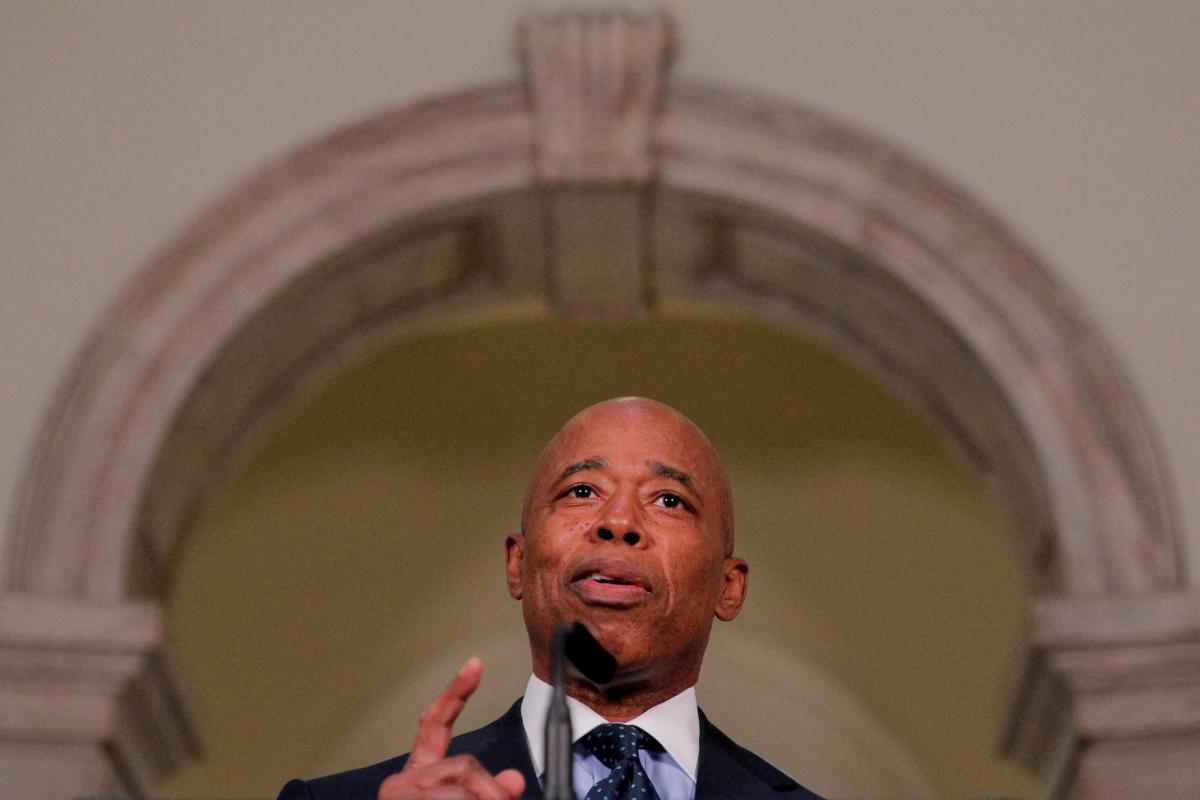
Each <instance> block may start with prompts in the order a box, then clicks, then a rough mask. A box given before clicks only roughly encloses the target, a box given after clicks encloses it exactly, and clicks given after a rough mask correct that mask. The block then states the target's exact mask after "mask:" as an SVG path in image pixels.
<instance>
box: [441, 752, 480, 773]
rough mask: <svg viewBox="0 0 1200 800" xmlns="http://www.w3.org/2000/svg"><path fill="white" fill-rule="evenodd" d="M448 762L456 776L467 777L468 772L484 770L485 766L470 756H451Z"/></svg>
mask: <svg viewBox="0 0 1200 800" xmlns="http://www.w3.org/2000/svg"><path fill="white" fill-rule="evenodd" d="M446 762H447V763H449V764H450V765H451V767H452V769H453V770H454V773H455V774H456V775H465V774H466V773H468V772H475V771H477V770H481V769H483V766H482V765H481V764H480V763H479V761H478V759H476V758H475V756H473V755H469V754H464V755H460V756H449V757H448V758H447V759H446Z"/></svg>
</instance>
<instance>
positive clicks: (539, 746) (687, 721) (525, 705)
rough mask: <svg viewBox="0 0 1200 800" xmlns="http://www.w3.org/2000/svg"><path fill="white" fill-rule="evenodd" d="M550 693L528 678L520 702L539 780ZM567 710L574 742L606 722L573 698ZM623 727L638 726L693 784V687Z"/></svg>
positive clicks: (696, 716) (696, 757)
mask: <svg viewBox="0 0 1200 800" xmlns="http://www.w3.org/2000/svg"><path fill="white" fill-rule="evenodd" d="M553 692H554V690H553V689H552V688H551V687H550V684H548V683H546V682H545V681H543V680H542V679H541V678H539V677H538V676H536V675H530V676H529V683H528V684H526V686H525V698H524V699H523V700H522V701H521V722H522V724H524V726H525V738H526V739H527V740H528V741H529V755H530V756H531V757H532V758H533V771H534V773H535V774H537V775H539V776H540V775H541V774H542V773H543V772H545V770H546V765H545V763H544V761H545V758H546V729H545V728H546V711H547V710H549V708H550V696H551V695H552V694H553ZM567 710H568V712H569V713H570V715H571V735H572V737H574V738H573V741H575V742H577V741H579V740H580V739H582V738H583V737H584V736H585V735H587V734H588V733H589V732H590V731H591V730H592V729H593V728H595V727H596V726H597V725H604V724H605V723H607V722H608V720H606V719H604V717H601V716H600V715H599V714H597V713H596V712H595V711H593V710H592V709H591V708H589V707H588V706H586V705H584V704H583V703H581V702H580V701H578V700H576V699H575V698H574V697H568V698H567ZM626 724H627V725H637V726H638V727H639V728H641V729H642V730H644V731H645V732H646V733H648V734H650V735H651V736H653V737H654V738H655V739H657V740H658V742H659V744H661V745H662V746H663V749H664V750H666V751H667V755H669V756H670V757H671V758H673V759H675V763H676V764H678V765H679V766H680V768H681V769H682V770H683V771H684V772H685V773H687V776H688V777H689V778H691V779H692V781H695V780H696V764H697V763H698V762H699V761H700V713H699V710H698V709H697V707H696V687H694V686H692V687H689V688H687V689H684V690H683V691H682V692H680V693H679V694H677V695H675V696H674V697H672V698H671V699H670V700H664V701H663V702H661V703H659V704H658V705H656V706H654V707H653V708H651V709H648V710H647V711H646V712H645V713H643V714H642V715H641V716H639V717H637V718H636V719H631V720H629V722H627V723H626Z"/></svg>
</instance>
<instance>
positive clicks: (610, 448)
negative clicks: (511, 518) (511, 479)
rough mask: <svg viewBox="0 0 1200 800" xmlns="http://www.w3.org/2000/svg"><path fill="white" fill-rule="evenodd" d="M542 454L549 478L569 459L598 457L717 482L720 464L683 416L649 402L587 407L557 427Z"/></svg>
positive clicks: (568, 462)
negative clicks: (645, 404)
mask: <svg viewBox="0 0 1200 800" xmlns="http://www.w3.org/2000/svg"><path fill="white" fill-rule="evenodd" d="M546 455H547V458H546V459H545V460H544V464H543V467H544V470H545V473H547V474H544V477H545V478H548V479H549V480H553V479H554V478H556V477H557V475H558V471H559V470H561V469H562V468H564V467H566V466H568V465H570V464H573V463H576V462H578V461H581V460H583V459H588V458H593V457H600V458H603V459H605V460H606V461H608V462H609V463H610V464H611V465H613V466H621V467H626V468H628V467H639V466H640V467H645V466H646V465H648V464H649V463H651V462H658V463H659V464H665V465H667V466H670V467H675V468H678V469H682V470H684V471H686V472H688V473H689V474H691V475H692V476H693V477H694V478H695V479H696V480H697V482H699V483H701V484H706V485H709V486H712V485H714V484H715V483H716V482H717V481H719V477H718V475H717V471H718V470H720V465H719V462H718V461H717V460H716V454H715V453H714V452H713V450H712V445H710V444H709V443H708V440H707V439H705V438H704V435H703V434H702V433H700V431H699V430H698V429H697V428H696V427H695V426H694V425H692V424H691V423H690V422H689V421H688V420H687V419H686V418H684V417H682V416H680V415H678V414H675V413H674V412H670V411H669V410H664V409H658V408H653V407H651V408H645V407H639V406H632V407H631V406H624V407H618V408H600V409H589V410H588V411H585V412H583V413H582V414H580V415H578V416H576V417H575V418H574V419H572V420H571V421H570V422H568V423H567V424H566V425H565V426H563V429H562V430H561V431H559V434H558V436H556V437H555V439H554V441H553V442H551V446H550V447H549V448H547V453H546Z"/></svg>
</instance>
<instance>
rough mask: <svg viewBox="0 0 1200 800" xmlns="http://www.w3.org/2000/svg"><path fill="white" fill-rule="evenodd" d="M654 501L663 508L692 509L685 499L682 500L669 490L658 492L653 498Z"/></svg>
mask: <svg viewBox="0 0 1200 800" xmlns="http://www.w3.org/2000/svg"><path fill="white" fill-rule="evenodd" d="M654 502H656V503H658V504H659V505H661V506H662V507H663V508H670V509H675V508H682V509H685V510H687V511H691V510H692V507H691V506H690V505H688V502H687V501H686V500H684V499H683V498H682V497H680V496H679V495H677V494H673V493H671V492H664V493H663V494H660V495H659V496H658V497H656V498H654Z"/></svg>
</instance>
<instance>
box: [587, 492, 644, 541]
mask: <svg viewBox="0 0 1200 800" xmlns="http://www.w3.org/2000/svg"><path fill="white" fill-rule="evenodd" d="M636 508H637V502H636V498H635V497H633V493H632V492H618V493H617V494H615V495H614V496H613V497H612V499H610V500H609V502H608V503H607V504H606V505H605V506H604V510H603V512H602V513H601V515H600V519H599V521H598V522H597V523H596V529H595V530H596V537H597V538H599V539H600V540H602V541H605V542H611V541H616V540H617V539H620V540H621V541H622V542H624V543H625V544H627V545H629V546H631V547H636V546H637V545H638V544H641V543H643V542H644V541H645V536H643V534H642V532H641V529H642V525H641V524H640V523H639V522H638V515H637V513H636Z"/></svg>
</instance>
